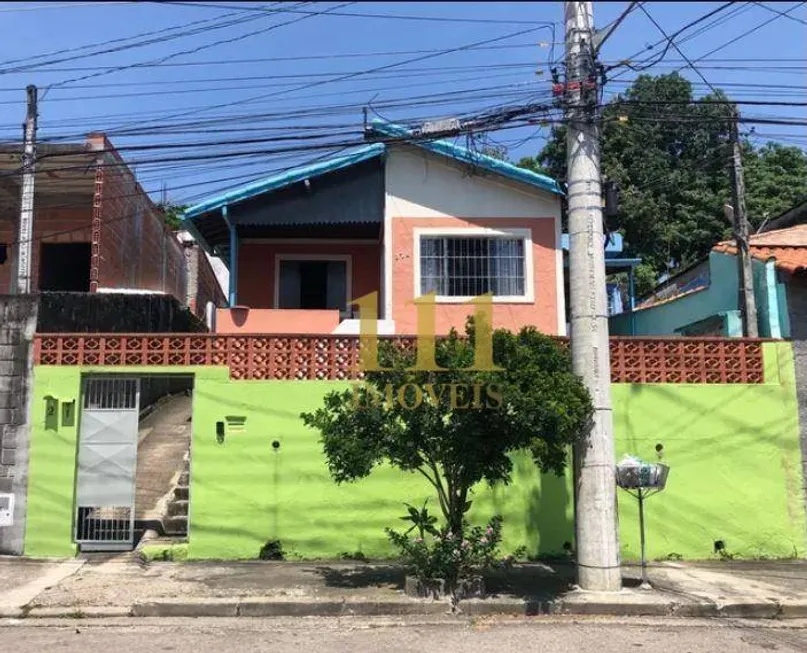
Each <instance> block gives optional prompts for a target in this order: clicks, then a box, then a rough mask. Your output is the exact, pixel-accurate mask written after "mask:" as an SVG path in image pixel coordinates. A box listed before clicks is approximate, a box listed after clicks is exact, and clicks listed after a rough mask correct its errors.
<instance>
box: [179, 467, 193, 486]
mask: <svg viewBox="0 0 807 653" xmlns="http://www.w3.org/2000/svg"><path fill="white" fill-rule="evenodd" d="M190 477H191V475H190V472H189V471H188V470H187V469H186V470H185V471H184V472H182V474H181V475H180V477H179V483H177V485H190Z"/></svg>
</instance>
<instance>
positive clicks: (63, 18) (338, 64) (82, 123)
mask: <svg viewBox="0 0 807 653" xmlns="http://www.w3.org/2000/svg"><path fill="white" fill-rule="evenodd" d="M191 4H194V3H191ZM198 4H208V5H210V4H215V5H218V6H217V7H210V6H207V7H202V6H188V5H181V4H180V3H173V4H167V3H154V2H128V3H127V2H121V3H103V2H101V3H86V2H84V3H82V2H70V1H69V0H61V1H60V0H55V1H54V2H52V3H51V4H50V5H49V6H47V7H45V6H43V3H41V2H29V3H0V21H2V24H3V34H4V37H3V39H2V41H0V72H2V82H0V137H2V139H3V140H10V139H18V138H19V137H20V133H21V131H20V124H21V122H22V119H23V117H24V114H25V104H24V102H25V93H24V90H23V89H24V87H25V85H26V84H30V83H33V84H36V85H37V86H39V87H40V97H41V98H42V96H43V94H44V98H43V99H41V100H40V136H41V138H42V139H44V140H47V139H53V138H67V137H70V136H72V137H73V138H72V140H76V141H79V140H81V134H84V133H86V132H88V131H107V132H109V133H110V138H111V139H112V141H113V142H114V143H115V144H116V145H118V146H119V147H122V148H126V147H131V146H137V145H141V146H142V145H154V144H159V143H162V144H167V143H185V142H192V141H195V142H199V143H204V146H196V147H194V148H188V149H176V150H167V151H163V150H160V151H151V150H126V149H124V151H123V154H124V156H125V158H126V159H127V160H129V161H130V162H139V163H138V164H137V165H136V170H137V174H138V176H139V178H140V179H141V181H142V183H143V184H144V186H145V187H146V188H147V190H149V191H150V192H152V194H153V196H154V197H155V198H156V199H158V198H159V190H160V189H161V188H162V186H163V185H165V186H166V187H167V192H168V195H169V197H171V198H172V199H175V200H183V201H196V200H198V199H201V198H203V197H204V196H205V195H206V194H209V193H211V192H215V191H217V190H222V189H224V188H229V187H232V186H234V185H237V184H239V183H241V182H242V181H243V182H246V181H250V180H253V179H255V178H259V177H260V176H262V175H266V174H267V173H269V172H271V171H273V170H277V169H283V168H286V167H289V166H290V165H293V164H294V163H295V162H298V161H305V160H311V159H312V158H314V157H321V156H323V155H324V154H325V152H324V151H323V150H309V151H299V149H296V150H295V151H290V152H274V153H272V152H267V151H266V150H270V149H279V148H289V149H294V148H296V146H298V145H300V144H309V145H310V144H311V143H313V142H321V141H322V139H323V138H325V139H326V140H327V139H329V138H330V140H332V141H333V142H338V143H340V144H341V145H342V146H344V143H347V142H349V141H355V140H356V138H357V136H356V132H357V129H359V128H360V126H361V123H362V115H361V106H362V105H365V104H367V103H368V102H370V101H372V106H373V107H375V111H376V112H377V114H378V115H380V116H383V117H385V118H388V119H392V120H414V119H418V120H422V119H427V118H438V117H443V116H452V115H468V114H473V113H475V112H479V111H484V110H486V109H488V108H490V107H494V106H500V105H512V104H519V103H522V102H529V101H539V100H543V99H546V98H547V95H548V93H549V90H550V82H551V76H550V74H549V71H548V67H549V66H548V62H549V60H550V56H552V55H554V57H555V58H556V59H557V58H562V53H563V45H562V43H561V41H562V38H563V26H562V18H563V16H562V12H563V6H562V3H560V2H544V3H529V2H519V3H508V2H477V3H473V2H461V3H460V2H457V3H443V2H429V3H425V2H389V3H387V2H354V3H343V2H314V3H294V2H287V3H282V5H278V3H269V2H265V3H250V2H234V3H226V2H209V3H205V2H202V3H198ZM720 4H722V3H709V2H698V3H694V2H693V3H688V2H687V3H684V2H666V3H658V2H648V3H645V7H646V8H647V10H648V11H649V12H650V13H651V15H652V16H653V18H655V20H656V21H657V22H658V23H659V24H660V25H661V26H662V27H663V28H664V29H665V30H666V31H667V33H668V34H669V33H672V32H674V31H675V30H676V29H678V28H679V27H681V26H683V25H685V24H686V23H688V22H690V21H692V20H694V19H695V18H697V17H699V16H702V15H703V14H706V13H708V12H709V11H710V10H712V9H715V8H717V7H718V6H719V5H720ZM227 5H229V6H227ZM342 5H344V6H342ZM766 5H767V7H768V8H765V7H762V6H759V5H758V4H757V3H751V2H748V3H745V2H738V3H735V5H734V6H732V7H730V8H729V9H727V10H725V11H723V12H722V13H721V14H718V15H716V16H715V18H719V17H720V18H722V19H723V20H722V22H721V23H720V24H719V25H717V26H714V27H712V28H711V29H709V30H707V31H705V32H704V33H703V34H701V35H698V36H695V37H693V38H689V39H687V36H688V35H689V34H691V32H693V31H695V30H694V29H693V30H690V32H687V33H685V34H683V35H682V37H681V39H679V40H678V43H679V44H680V47H681V48H682V49H683V51H684V53H685V54H686V55H687V56H688V57H689V58H691V59H698V58H699V57H701V56H703V55H705V54H707V53H709V52H710V51H711V50H714V49H715V48H720V46H722V45H724V44H726V43H729V42H730V41H731V40H733V39H735V38H737V37H741V38H739V39H738V40H737V41H736V42H735V43H733V44H730V45H727V46H726V47H724V48H721V49H719V50H718V51H717V52H715V53H713V54H709V55H708V56H707V57H706V58H705V59H703V60H702V61H701V62H700V64H699V65H700V67H701V71H702V73H703V74H704V75H705V76H706V78H707V79H708V80H709V81H710V82H711V83H712V84H714V85H715V86H718V87H722V88H724V89H725V90H726V92H727V93H728V94H729V95H730V96H731V97H733V98H735V99H738V100H742V99H747V100H765V99H776V100H793V101H803V100H804V98H805V96H806V95H807V93H805V90H807V86H806V84H807V75H805V73H806V72H807V69H806V68H805V65H807V64H805V50H804V43H805V38H804V37H805V34H806V32H805V30H807V23H805V22H804V21H807V3H797V2H790V3H787V2H776V3H766ZM626 6H627V3H625V2H608V3H595V24H596V25H597V26H598V27H602V26H604V25H606V24H607V23H609V22H610V21H612V20H613V19H614V18H615V17H616V16H618V15H619V14H620V13H621V12H622V11H623V10H624V8H625V7H626ZM260 7H264V8H266V7H269V8H273V9H278V8H280V7H282V8H284V9H286V10H287V11H286V12H283V13H273V14H270V13H267V12H256V11H248V10H244V8H247V9H249V8H252V9H255V8H260ZM792 7H796V9H795V10H794V11H793V12H792V13H791V14H790V15H791V16H792V17H793V18H794V19H795V20H794V19H791V18H787V17H781V16H777V14H776V13H775V12H782V11H788V10H790V9H791V8H792ZM293 9H296V10H298V11H304V12H314V13H320V15H309V14H306V13H294V12H290V11H288V10H293ZM328 10H331V11H333V12H336V13H338V12H341V13H354V14H355V13H362V14H382V15H389V16H393V17H391V18H384V17H367V16H364V17H357V16H344V15H328V13H327V12H328ZM773 10H775V11H773ZM323 12H324V13H323ZM227 14H232V16H231V17H230V18H231V19H232V20H234V21H243V22H240V23H239V24H234V25H231V26H229V27H226V28H223V29H217V30H210V29H209V27H211V26H214V25H216V23H215V22H213V21H215V20H217V19H220V18H221V17H223V16H225V15H227ZM394 16H398V17H397V18H396V17H394ZM401 16H405V17H416V18H417V19H409V18H401ZM424 18H432V19H440V18H441V19H448V20H424ZM458 19H459V20H458ZM221 20H225V19H223V18H222V19H221ZM194 21H210V22H208V23H203V24H200V25H199V27H200V28H207V29H204V31H201V30H200V33H199V34H196V35H192V36H185V37H183V38H177V39H168V38H166V37H167V36H169V35H171V34H173V33H174V32H172V31H170V30H168V28H171V27H175V26H177V27H178V29H177V30H175V32H178V31H180V30H181V29H182V28H179V26H182V25H186V24H188V23H191V22H194ZM289 21H296V22H294V23H293V24H288V25H281V26H278V24H280V23H285V22H289ZM766 21H770V22H769V23H768V24H767V25H763V26H761V27H760V28H759V29H758V30H756V31H754V32H753V33H751V34H748V35H746V36H742V35H743V33H744V32H747V31H748V30H751V29H753V28H755V27H757V26H759V25H761V24H762V23H765V22H766ZM799 21H801V22H799ZM541 22H548V23H554V25H548V26H545V27H542V26H541V25H540V23H541ZM553 28H554V39H553V34H552V29H553ZM155 30H165V31H163V33H162V34H158V35H156V38H155V39H154V40H155V41H156V42H154V43H151V44H149V45H146V46H143V47H138V48H130V49H126V50H124V51H121V52H116V53H109V54H98V55H94V56H91V57H84V58H80V59H73V60H71V61H65V62H61V63H55V64H52V65H51V66H49V68H48V69H46V68H44V67H42V66H41V62H42V61H44V60H45V59H44V58H43V59H32V57H34V56H36V55H42V54H46V53H50V52H54V51H59V50H63V49H67V48H77V47H80V46H85V45H89V44H95V43H99V42H101V41H107V40H111V39H122V38H127V37H132V36H135V35H137V34H140V33H145V32H153V31H155ZM258 30H262V33H260V34H256V35H253V36H250V37H247V38H244V39H241V40H239V41H237V42H234V43H229V44H221V45H217V46H215V47H209V48H207V47H206V46H207V45H208V44H210V43H212V42H214V41H217V40H220V39H231V38H235V37H238V36H241V35H245V34H247V33H248V32H252V31H258ZM528 30H532V31H528ZM518 32H523V33H522V34H517V33H518ZM147 38H150V37H140V38H139V39H132V40H131V41H129V42H126V43H142V42H143V41H144V40H146V39H147ZM661 39H662V36H661V34H660V33H659V32H658V31H657V29H656V27H654V26H653V24H652V23H651V22H650V21H649V20H648V18H647V17H646V16H645V15H644V14H643V13H642V11H640V10H635V11H633V12H632V13H631V15H630V16H629V17H628V18H627V20H626V21H625V22H624V23H623V24H622V26H621V27H620V28H619V29H618V31H617V32H616V33H615V34H614V35H613V36H612V37H611V39H610V40H609V41H608V42H607V43H606V45H605V46H604V48H603V52H602V58H603V59H604V60H605V62H606V63H609V62H616V61H619V60H621V59H624V58H626V57H629V56H631V55H635V54H637V53H641V52H642V51H643V50H644V49H645V48H646V47H647V46H648V45H650V44H654V43H656V42H657V41H659V40H661ZM469 44H479V45H477V46H475V47H470V48H469V47H467V46H469ZM553 44H554V51H553ZM114 45H118V44H111V46H114ZM111 46H104V47H111ZM199 47H203V48H205V49H203V50H202V51H200V52H195V53H188V54H183V55H181V56H172V55H174V54H175V53H178V52H180V51H184V50H190V49H193V48H199ZM457 48H464V49H462V50H461V51H456V52H447V53H445V54H442V55H439V56H438V55H437V53H438V52H441V51H446V50H452V49H457ZM660 49H661V48H660V47H658V48H656V49H655V50H651V51H649V52H648V53H647V54H640V55H639V58H644V57H646V56H649V54H654V53H657V52H659V51H660ZM90 52H94V49H86V50H79V51H76V52H72V53H66V54H63V55H58V56H57V57H54V58H62V57H71V56H76V55H81V54H87V53H90ZM164 57H171V58H169V59H167V60H166V61H164V62H162V63H163V65H154V63H155V62H157V61H158V60H159V59H161V58H164ZM418 57H423V60H422V61H416V62H412V63H409V64H403V65H393V64H400V63H401V62H405V61H407V60H409V59H414V58H418ZM9 60H21V61H17V62H15V63H6V62H8V61H9ZM144 63H145V64H147V65H140V66H138V67H135V68H131V69H128V70H119V71H115V72H111V73H108V74H100V75H99V74H98V73H105V72H106V70H109V69H111V68H116V67H123V66H131V65H133V64H144ZM34 64H37V65H35V66H33V65H34ZM166 64H170V65H166ZM176 64H182V65H176ZM188 64H190V65H188ZM17 66H29V67H30V66H33V67H32V68H29V69H28V70H25V71H22V72H13V69H14V68H15V67H17ZM384 66H391V67H389V68H387V69H385V70H380V71H379V70H376V71H375V72H368V71H373V70H374V69H378V68H380V67H384ZM685 66H686V64H685V63H684V62H683V61H682V60H681V57H680V55H679V54H678V53H677V52H676V51H674V50H673V49H670V51H669V52H668V53H667V56H666V58H665V60H664V61H663V62H661V63H660V64H658V65H657V66H655V67H654V68H652V69H651V70H650V71H648V72H656V73H661V72H670V71H672V70H675V69H677V68H682V70H681V73H682V74H683V75H685V76H686V77H688V78H690V79H691V80H693V81H694V82H696V90H697V92H698V94H703V93H705V92H706V89H705V87H704V85H703V83H702V81H701V80H700V78H699V77H698V76H697V75H695V74H694V73H693V72H692V71H691V70H689V69H687V68H686V67H685ZM105 69H106V70H105ZM3 71H5V72H3ZM537 73H540V74H537ZM87 75H95V76H94V77H91V78H89V79H84V80H77V81H73V82H69V83H65V82H68V80H73V79H76V78H79V77H83V76H87ZM635 76H636V74H635V73H633V72H632V71H630V70H626V69H624V68H623V69H619V70H615V71H614V72H613V73H612V77H616V79H614V80H613V81H611V82H610V83H609V84H608V86H607V87H606V96H608V95H610V94H612V93H616V92H619V91H621V90H624V88H625V87H626V84H627V83H628V82H629V81H630V80H631V79H633V78H635ZM49 85H52V87H51V88H50V90H48V91H47V93H44V90H45V89H46V88H47V87H48V86H49ZM256 96H262V97H258V99H255V100H254V101H247V100H249V99H250V98H254V97H256ZM228 105H231V106H228ZM334 105H341V106H338V107H335V106H334ZM208 107H214V108H208ZM206 108H208V109H207V110H206ZM741 110H742V111H743V112H744V113H745V114H747V115H756V116H778V117H789V118H804V117H805V115H806V112H805V109H804V108H803V107H741ZM268 114H272V115H268ZM205 119H208V120H209V119H216V120H218V122H216V123H210V124H207V125H200V124H198V121H200V120H205ZM172 120H173V121H174V122H175V123H176V122H182V123H184V124H183V126H181V127H177V128H176V129H175V130H174V132H173V133H158V131H159V130H156V131H155V129H153V128H154V127H160V126H162V127H163V128H164V127H165V126H166V125H168V124H171V121H172ZM190 123H194V124H190ZM121 128H128V129H136V130H140V131H138V132H137V133H136V134H134V135H130V136H127V135H125V134H123V133H121ZM211 130H216V131H211ZM546 131H547V130H546V128H542V127H541V126H540V125H532V126H527V127H521V128H519V129H512V130H505V131H500V132H496V133H494V134H491V135H490V137H489V138H490V142H491V143H495V144H501V145H504V146H507V147H508V150H509V156H510V158H512V159H518V158H520V157H521V156H525V155H530V154H534V153H535V152H536V151H537V150H538V149H539V148H540V146H541V144H542V139H543V137H544V136H545V134H546ZM290 133H294V134H296V135H301V134H304V133H310V134H317V135H318V136H317V139H318V140H316V141H314V140H312V141H305V140H300V141H296V142H295V143H294V144H289V143H261V144H253V145H244V146H242V147H241V150H242V151H243V149H244V148H252V149H253V151H254V153H253V154H252V155H251V156H249V157H240V158H237V159H233V158H229V157H225V156H223V155H225V154H226V153H227V152H232V151H233V150H234V149H238V146H232V145H229V146H228V145H227V144H226V143H227V142H229V141H232V139H244V138H250V139H261V138H264V139H265V138H266V137H273V136H277V135H283V134H290ZM329 134H330V136H328V135H329ZM805 135H807V129H805V128H804V127H785V126H771V125H768V126H759V127H757V133H756V134H754V135H753V136H752V138H753V139H755V140H757V139H758V140H759V141H764V140H766V139H768V138H770V139H775V140H782V141H784V142H786V143H787V144H798V145H801V146H802V147H805V146H807V139H805ZM214 140H215V141H221V142H222V143H224V144H221V145H212V144H208V143H209V141H214ZM189 154H192V155H194V156H198V157H210V156H222V158H217V159H214V158H206V159H203V158H199V159H196V160H192V161H187V160H185V161H166V159H167V158H181V157H183V156H187V155H189Z"/></svg>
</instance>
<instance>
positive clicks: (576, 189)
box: [564, 2, 622, 591]
mask: <svg viewBox="0 0 807 653" xmlns="http://www.w3.org/2000/svg"><path fill="white" fill-rule="evenodd" d="M564 9H565V20H566V83H567V90H566V101H567V112H566V117H567V140H566V145H567V157H568V160H567V178H568V197H567V201H568V214H569V294H570V302H571V305H570V309H571V310H570V312H571V348H572V361H573V367H574V371H575V373H576V374H578V375H579V376H580V377H582V379H583V381H584V383H585V384H586V387H587V388H588V390H589V392H590V393H591V398H592V401H593V404H594V417H593V419H592V422H591V424H590V429H589V430H588V432H586V433H585V434H584V437H583V438H582V440H581V441H580V442H579V444H578V445H577V448H576V452H575V454H576V457H577V460H576V469H577V478H576V496H577V506H576V515H577V518H576V524H575V527H576V540H577V564H578V572H577V574H578V576H577V577H578V584H579V586H580V588H581V589H584V590H593V591H617V590H619V589H620V588H621V585H622V581H621V573H620V567H619V537H618V533H617V516H616V461H615V456H614V437H613V420H612V415H611V373H610V372H611V364H610V353H609V350H608V311H607V297H606V288H605V237H604V234H603V221H602V197H601V190H600V140H599V130H598V127H597V125H596V122H595V113H596V112H595V111H594V110H593V109H589V108H586V107H585V106H584V105H586V104H587V102H588V101H589V100H590V101H592V102H593V103H594V104H596V103H597V101H598V95H597V90H596V86H595V87H594V88H586V86H587V85H589V84H590V82H591V80H596V75H595V70H594V65H593V64H594V62H593V55H592V54H591V53H592V36H593V27H592V26H593V24H594V22H593V11H592V3H591V2H565V3H564Z"/></svg>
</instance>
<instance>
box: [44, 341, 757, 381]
mask: <svg viewBox="0 0 807 653" xmlns="http://www.w3.org/2000/svg"><path fill="white" fill-rule="evenodd" d="M394 342H395V343H396V345H397V346H399V347H402V348H404V349H407V350H410V351H411V350H414V349H415V347H416V342H415V339H414V338H407V337H395V338H394ZM558 343H559V344H560V345H562V346H563V347H568V340H567V339H565V338H559V339H558ZM362 347H363V345H362V344H361V343H360V340H359V338H358V337H356V336H336V335H322V336H309V335H305V336H303V335H279V336H278V335H248V336H246V335H215V334H147V335H117V334H116V335H99V334H39V335H37V336H36V341H35V356H36V363H37V364H39V365H82V366H96V365H97V366H111V367H126V366H132V365H139V366H160V367H180V366H202V365H225V366H227V367H228V368H229V369H230V376H231V378H233V379H236V380H323V381H332V380H349V379H359V378H362V376H363V374H362V372H361V370H359V361H360V355H361V351H362ZM610 353H611V381H612V382H613V383H762V382H763V381H764V370H763V360H762V342H761V341H760V340H745V339H738V338H612V339H611V343H610Z"/></svg>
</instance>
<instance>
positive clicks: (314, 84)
mask: <svg viewBox="0 0 807 653" xmlns="http://www.w3.org/2000/svg"><path fill="white" fill-rule="evenodd" d="M540 29H542V27H531V28H529V29H524V30H519V31H517V32H512V33H508V34H505V35H503V36H497V37H493V38H489V39H484V40H481V41H475V42H472V43H466V44H464V45H460V46H456V47H452V48H446V49H444V50H440V51H438V52H436V53H433V54H424V55H419V56H416V57H411V58H408V59H404V60H402V61H396V62H393V63H389V64H383V65H381V66H375V67H373V68H368V69H366V70H361V71H357V72H352V73H347V74H342V75H339V74H337V75H336V76H334V77H332V78H330V79H325V80H320V81H316V82H311V83H309V84H303V85H301V86H296V87H294V88H292V89H289V90H286V91H277V92H273V93H261V94H259V95H253V96H250V97H248V98H244V99H241V100H234V101H232V102H224V103H222V104H214V105H209V106H206V107H199V108H197V109H191V110H189V111H182V112H179V113H175V114H171V115H169V116H164V117H163V118H162V119H163V120H171V119H173V118H182V117H185V116H192V115H195V114H198V113H204V112H207V111H211V110H214V109H224V108H228V107H232V106H238V105H241V104H249V103H251V102H255V101H257V100H263V99H269V98H274V97H278V96H280V95H284V94H286V93H295V92H297V91H303V90H308V89H310V88H316V87H319V86H323V85H325V84H332V83H335V82H342V81H347V80H350V79H355V78H357V77H361V76H364V75H368V74H371V73H377V72H380V71H383V70H391V69H393V68H399V67H401V66H406V65H409V64H413V63H418V62H420V61H425V60H428V59H432V58H435V57H440V56H444V55H447V54H452V53H455V52H464V51H467V50H473V49H474V48H476V47H479V46H485V45H490V44H491V43H498V42H501V41H505V40H508V39H511V38H515V37H517V36H523V35H525V34H530V33H534V32H536V31H538V30H540ZM134 124H140V123H134ZM131 125H132V123H130V124H127V125H122V126H121V127H120V128H123V127H129V126H131Z"/></svg>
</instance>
